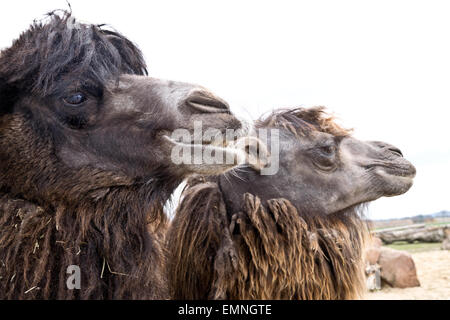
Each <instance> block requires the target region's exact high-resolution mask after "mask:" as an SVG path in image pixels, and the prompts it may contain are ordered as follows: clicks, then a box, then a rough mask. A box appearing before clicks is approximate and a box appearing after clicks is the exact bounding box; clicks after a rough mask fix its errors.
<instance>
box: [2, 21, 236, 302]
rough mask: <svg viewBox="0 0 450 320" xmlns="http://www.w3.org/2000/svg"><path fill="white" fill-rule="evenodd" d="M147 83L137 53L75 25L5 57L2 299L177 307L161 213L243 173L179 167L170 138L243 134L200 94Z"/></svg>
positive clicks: (108, 34) (45, 30) (42, 29)
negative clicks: (185, 196)
mask: <svg viewBox="0 0 450 320" xmlns="http://www.w3.org/2000/svg"><path fill="white" fill-rule="evenodd" d="M146 75H147V71H146V66H145V63H144V61H143V58H142V55H141V52H140V51H139V49H138V48H137V47H136V46H135V45H134V44H133V43H131V42H130V41H129V40H127V39H126V38H125V37H124V36H122V35H121V34H119V33H117V32H114V31H110V30H107V29H105V28H104V27H103V26H97V25H89V24H81V23H78V22H77V21H76V20H75V19H74V18H73V17H72V16H71V15H70V14H68V13H63V14H56V13H52V14H50V15H49V17H48V18H47V19H46V21H43V22H37V23H34V24H33V25H32V26H31V27H30V29H29V30H27V31H26V32H24V33H23V34H22V35H21V36H20V38H19V39H18V40H16V41H15V42H14V43H13V45H12V46H11V47H10V48H8V49H6V50H4V51H2V52H1V56H0V299H5V298H6V299H74V298H75V299H77V298H81V299H91V298H92V299H122V298H128V299H154V298H160V299H165V298H168V297H169V295H168V290H167V283H166V280H165V277H164V274H163V269H164V254H163V251H164V250H163V245H162V239H161V237H162V236H161V234H162V232H163V230H164V228H165V226H166V218H165V216H164V213H163V210H162V207H163V204H164V203H165V202H166V200H167V199H168V198H169V196H170V194H171V193H172V192H173V190H174V189H175V188H176V186H177V185H178V184H179V183H180V182H181V181H182V180H183V179H184V178H185V177H187V176H188V175H190V174H192V173H202V174H213V173H222V172H224V171H225V170H227V169H229V168H231V167H233V166H234V163H232V164H217V165H216V164H209V165H206V164H203V163H200V164H198V163H196V164H195V165H190V164H179V165H175V164H174V163H173V162H172V161H171V153H170V151H171V149H172V146H173V145H174V144H176V142H174V141H173V140H170V139H167V138H165V136H168V135H170V134H171V132H173V131H174V130H175V129H178V128H184V129H186V130H188V131H189V132H190V131H192V129H193V126H194V121H202V122H203V123H204V124H205V123H206V124H208V126H210V127H214V128H218V129H220V130H225V129H238V130H239V128H241V122H240V121H238V120H237V119H236V118H235V117H234V116H233V115H232V114H231V113H230V111H229V108H228V105H227V104H226V103H225V102H224V101H223V100H221V99H219V98H217V97H216V96H214V94H212V93H211V92H209V91H208V90H206V89H205V88H203V87H200V86H196V85H191V84H186V83H179V82H173V81H164V80H159V79H154V78H150V77H147V76H146ZM193 147H195V148H203V147H202V146H199V145H198V144H197V145H193ZM208 148H212V149H214V148H216V147H214V146H208ZM221 150H222V149H221ZM225 151H226V152H228V151H230V150H229V148H228V149H226V148H225ZM230 152H231V151H230ZM72 265H73V266H77V267H79V270H80V271H81V287H80V289H77V288H73V287H72V288H70V287H69V286H68V285H67V281H68V278H69V276H70V275H71V273H70V272H72V271H71V270H73V269H71V268H69V267H70V266H72ZM68 271H69V273H67V272H68ZM74 283H75V284H76V281H75V282H74Z"/></svg>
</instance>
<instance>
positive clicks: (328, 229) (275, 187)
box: [167, 108, 415, 299]
mask: <svg viewBox="0 0 450 320" xmlns="http://www.w3.org/2000/svg"><path fill="white" fill-rule="evenodd" d="M256 127H257V128H266V129H279V141H280V142H279V149H280V164H279V170H278V172H277V173H276V174H275V175H267V176H264V175H259V174H258V172H256V171H255V170H253V169H250V168H242V169H241V170H239V171H237V173H238V174H237V175H230V174H223V175H221V176H219V177H215V178H209V179H208V178H206V179H205V178H193V179H191V181H190V182H189V183H188V186H187V187H186V189H185V191H184V199H183V201H182V203H181V204H180V206H179V208H178V211H177V215H176V216H175V218H174V220H173V223H172V225H171V227H170V228H169V232H168V236H167V241H168V248H169V257H168V277H169V286H170V293H171V295H172V297H173V298H175V299H353V298H357V297H358V296H359V294H360V292H361V289H362V285H363V269H362V267H363V266H362V259H361V254H362V248H363V243H364V238H365V237H366V235H367V231H366V230H367V229H366V226H365V224H364V223H363V221H362V219H361V216H360V211H361V210H360V208H361V206H363V205H364V204H365V203H367V202H369V201H372V200H375V199H377V198H379V197H382V196H395V195H400V194H402V193H404V192H406V191H407V190H408V189H409V188H410V187H411V185H412V180H413V177H414V175H415V168H414V167H413V166H412V165H411V164H410V163H409V162H408V161H407V160H405V159H404V158H403V156H402V154H401V152H400V150H399V149H397V148H395V147H393V146H391V145H389V144H386V143H382V142H364V141H359V140H357V139H355V138H353V137H352V136H351V135H350V134H349V132H348V131H347V130H344V129H342V128H341V127H339V126H338V125H336V124H335V122H334V121H333V120H332V118H330V117H328V116H327V115H326V114H325V113H324V111H323V110H322V109H321V108H313V109H295V110H291V111H279V112H275V113H273V114H272V115H270V116H269V117H267V118H266V119H265V120H262V121H258V122H257V124H256ZM269 149H270V145H269ZM272 149H273V147H272Z"/></svg>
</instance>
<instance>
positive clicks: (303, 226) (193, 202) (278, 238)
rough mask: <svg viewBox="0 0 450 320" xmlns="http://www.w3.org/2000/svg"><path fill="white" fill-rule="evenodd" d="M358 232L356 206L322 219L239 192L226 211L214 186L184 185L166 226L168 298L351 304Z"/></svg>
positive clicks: (356, 284)
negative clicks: (239, 200) (239, 201)
mask: <svg viewBox="0 0 450 320" xmlns="http://www.w3.org/2000/svg"><path fill="white" fill-rule="evenodd" d="M365 235H366V227H365V225H364V223H363V222H362V221H361V220H360V219H359V218H358V214H357V212H356V209H349V210H348V211H347V212H339V213H336V214H335V215H333V216H328V217H326V218H320V217H317V216H316V217H313V218H311V217H309V216H308V215H307V214H306V213H302V212H298V211H297V210H296V208H294V207H293V206H292V205H291V204H290V202H289V201H287V200H285V199H273V200H270V201H268V203H267V204H266V205H264V204H263V203H261V201H260V200H259V198H258V197H257V196H254V195H251V194H245V195H244V198H243V206H242V211H241V212H238V213H234V214H231V215H230V214H229V213H228V214H227V212H226V209H225V204H224V198H223V194H222V192H221V190H220V187H219V185H218V184H217V183H215V182H212V181H209V182H198V181H197V182H196V183H192V184H191V185H190V186H189V187H188V189H187V190H186V192H185V199H184V201H183V203H182V204H181V206H180V208H179V210H178V213H177V216H176V218H175V220H174V221H173V225H172V226H171V228H170V229H169V233H168V237H167V238H168V244H169V259H168V263H169V264H168V265H169V268H168V277H169V286H170V292H171V295H172V296H173V297H174V298H175V299H206V298H208V299H354V298H358V297H359V295H360V292H361V290H362V288H363V279H364V276H363V265H362V259H361V255H362V248H363V242H364V237H365Z"/></svg>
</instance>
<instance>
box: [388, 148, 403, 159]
mask: <svg viewBox="0 0 450 320" xmlns="http://www.w3.org/2000/svg"><path fill="white" fill-rule="evenodd" d="M388 150H389V151H391V152H392V153H395V154H396V155H398V156H400V157H403V153H402V152H401V151H400V149H399V148H395V147H389V148H388Z"/></svg>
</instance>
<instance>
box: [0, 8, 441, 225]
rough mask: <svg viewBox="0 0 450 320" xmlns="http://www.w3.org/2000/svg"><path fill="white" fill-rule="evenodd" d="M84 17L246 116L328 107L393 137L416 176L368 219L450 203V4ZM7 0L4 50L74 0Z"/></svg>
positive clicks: (373, 134) (109, 11) (149, 11)
mask: <svg viewBox="0 0 450 320" xmlns="http://www.w3.org/2000/svg"><path fill="white" fill-rule="evenodd" d="M70 2H71V4H72V8H73V14H74V15H75V16H76V17H77V18H78V19H79V20H82V21H86V22H92V23H108V24H110V25H112V26H113V27H114V28H116V29H117V30H119V31H120V32H122V33H123V34H124V35H126V36H127V37H129V38H130V39H131V40H132V41H134V42H136V43H137V44H138V46H139V47H140V48H141V49H142V51H143V52H144V55H145V57H146V59H147V63H148V66H149V71H150V75H151V76H154V77H160V78H166V79H172V80H180V81H186V82H193V83H198V84H201V85H204V86H205V87H208V88H210V89H212V90H213V91H214V92H216V93H217V94H219V95H220V96H221V97H223V98H225V99H226V100H227V101H228V102H229V103H230V105H231V107H232V110H233V111H234V112H235V113H236V114H239V115H244V116H247V117H251V118H256V117H258V116H259V115H261V114H262V113H264V112H266V111H269V110H272V109H275V108H279V107H294V106H305V107H309V106H313V105H325V106H327V107H328V108H329V109H330V110H331V111H333V112H334V113H335V114H336V115H337V116H339V118H340V119H341V123H343V124H344V125H345V126H347V127H353V128H354V129H355V136H356V137H358V138H361V139H369V140H382V141H386V142H389V143H391V144H394V145H396V146H398V147H400V149H401V150H402V151H403V153H404V155H405V157H406V158H407V159H409V160H410V161H411V162H412V163H413V164H414V165H416V167H417V172H418V173H417V177H416V179H415V185H414V186H413V187H412V188H411V190H410V191H409V192H408V193H407V194H405V195H403V196H400V197H394V198H388V199H386V198H384V199H380V200H378V201H376V202H374V203H372V204H371V206H370V207H369V217H370V218H376V219H381V218H394V217H402V216H409V215H416V214H426V213H432V212H436V211H440V210H449V209H450V194H449V191H448V188H449V181H450V172H449V164H450V144H449V137H450V133H449V129H448V123H449V120H450V117H449V115H450V111H449V110H450V41H449V39H450V2H448V1H432V0H426V1H413V0H407V1H396V0H389V1H384V0H377V1H362V0H357V1H317V0H316V1H279V0H278V1H271V2H268V1H234V0H233V1H230V0H228V1H220V2H219V1H211V0H209V1H208V0H205V1H198V0H197V1H193V0H190V1H168V0H164V1H132V0H127V1H111V0H109V1H98V0H96V1H84V0H71V1H70ZM7 3H8V4H6V3H3V4H2V10H1V12H0V48H4V47H7V46H9V45H10V44H11V41H12V40H13V39H15V38H17V37H18V35H19V34H20V33H21V32H22V31H24V30H25V29H27V28H28V26H29V24H30V23H31V22H32V20H33V19H35V18H40V17H42V14H44V13H45V12H47V11H50V10H52V9H56V8H63V9H64V8H67V6H66V2H65V1H64V0H48V1H44V0H41V1H24V0H15V1H8V2H7Z"/></svg>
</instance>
